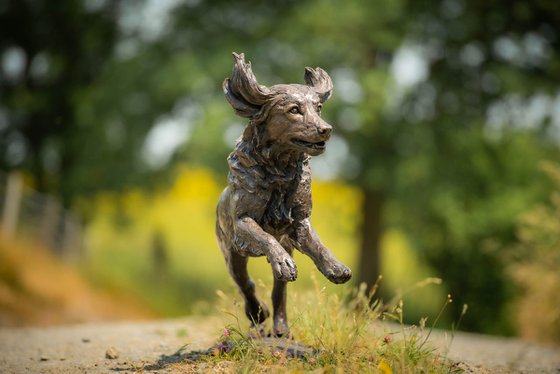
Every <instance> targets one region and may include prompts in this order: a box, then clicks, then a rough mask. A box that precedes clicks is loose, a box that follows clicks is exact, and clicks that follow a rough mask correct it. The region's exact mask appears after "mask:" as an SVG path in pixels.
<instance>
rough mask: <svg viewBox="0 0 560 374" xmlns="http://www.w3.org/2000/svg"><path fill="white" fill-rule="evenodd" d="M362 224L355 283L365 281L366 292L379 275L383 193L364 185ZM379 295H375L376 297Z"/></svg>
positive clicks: (369, 290) (371, 287)
mask: <svg viewBox="0 0 560 374" xmlns="http://www.w3.org/2000/svg"><path fill="white" fill-rule="evenodd" d="M362 192H363V194H364V199H363V203H362V215H363V218H362V219H363V220H362V226H361V228H360V238H361V245H360V253H359V255H358V274H357V277H356V281H357V284H358V285H360V284H362V283H365V284H366V285H367V291H368V293H369V292H371V291H372V290H373V287H374V285H375V284H376V281H377V278H378V277H379V275H380V252H381V251H380V247H381V234H382V214H383V202H384V199H383V193H382V192H381V191H379V190H376V189H372V188H369V187H366V188H364V189H363V190H362ZM377 297H379V295H376V298H377Z"/></svg>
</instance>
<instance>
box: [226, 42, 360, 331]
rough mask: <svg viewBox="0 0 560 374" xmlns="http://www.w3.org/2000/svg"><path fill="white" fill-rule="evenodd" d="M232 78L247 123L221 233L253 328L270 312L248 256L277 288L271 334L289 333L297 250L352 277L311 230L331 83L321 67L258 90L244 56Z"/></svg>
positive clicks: (334, 277)
mask: <svg viewBox="0 0 560 374" xmlns="http://www.w3.org/2000/svg"><path fill="white" fill-rule="evenodd" d="M233 57H234V66H233V72H232V75H231V78H227V79H226V80H225V81H224V84H223V89H224V93H225V96H226V99H227V101H228V102H229V103H230V104H231V106H232V107H233V109H234V110H235V112H236V113H237V114H238V115H239V116H241V117H245V118H248V119H249V124H248V125H247V127H246V128H245V130H244V132H243V135H242V136H241V137H240V138H239V140H238V141H237V144H236V145H235V149H234V150H233V152H232V153H231V154H230V155H229V158H228V164H229V178H228V181H229V182H228V186H227V187H226V189H225V190H224V192H223V193H222V195H221V197H220V201H219V203H218V208H217V223H216V235H217V237H218V243H219V246H220V249H221V250H222V252H223V254H224V257H225V260H226V263H227V266H228V269H229V272H230V274H231V276H232V277H233V279H234V280H235V282H236V283H237V285H238V286H239V289H240V290H241V293H242V294H243V297H244V298H245V313H246V314H247V317H248V318H249V319H251V321H252V322H253V323H254V324H260V323H262V322H263V321H264V320H265V319H266V318H267V317H268V316H269V311H268V308H267V307H266V305H265V304H264V303H262V302H261V301H259V299H258V298H257V296H256V295H255V285H254V283H253V281H252V280H251V278H250V277H249V274H248V272H247V262H248V259H249V257H257V256H266V258H267V260H268V262H269V263H270V264H271V266H272V273H273V275H274V286H273V290H272V306H273V312H274V323H273V329H272V335H274V336H283V335H286V334H288V332H289V328H288V323H287V316H286V284H287V282H291V281H294V280H295V279H296V277H297V267H296V264H295V262H294V259H293V258H292V252H293V249H294V248H296V249H297V250H299V251H300V252H302V253H304V254H306V255H307V256H309V257H310V258H311V259H312V260H313V262H314V263H315V265H316V266H317V268H318V269H319V271H321V273H323V274H324V275H325V277H327V278H328V279H329V280H330V281H331V282H333V283H344V282H347V281H348V280H349V279H350V278H351V277H352V272H351V271H350V269H349V268H348V267H346V266H345V265H344V264H342V263H341V262H340V261H338V260H337V259H336V258H335V256H334V255H333V254H332V252H331V251H330V250H329V249H328V248H327V247H326V246H325V245H324V244H323V243H322V242H321V240H320V239H319V237H318V236H317V233H316V232H315V230H314V229H313V227H312V226H311V222H310V215H311V170H310V167H309V159H310V156H317V155H320V154H321V153H323V152H324V151H325V146H326V142H327V141H328V140H329V138H330V135H331V131H332V127H331V126H330V125H329V124H328V123H327V122H325V121H324V120H323V119H321V107H322V105H323V103H324V102H325V101H327V99H328V98H329V97H330V95H331V92H332V89H333V84H332V81H331V78H330V77H329V75H328V74H327V73H326V72H325V71H324V70H323V69H321V68H315V69H312V68H306V69H305V82H306V83H307V84H306V85H301V84H278V85H274V86H272V87H266V86H261V85H260V84H259V83H258V82H257V80H256V78H255V76H254V74H253V72H252V70H251V64H250V62H245V57H244V55H243V54H236V53H234V54H233Z"/></svg>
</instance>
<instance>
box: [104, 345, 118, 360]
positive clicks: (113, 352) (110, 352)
mask: <svg viewBox="0 0 560 374" xmlns="http://www.w3.org/2000/svg"><path fill="white" fill-rule="evenodd" d="M105 358H108V359H109V360H114V359H116V358H119V351H117V349H116V348H115V347H110V348H109V349H107V352H105Z"/></svg>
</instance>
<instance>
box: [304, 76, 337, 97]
mask: <svg viewBox="0 0 560 374" xmlns="http://www.w3.org/2000/svg"><path fill="white" fill-rule="evenodd" d="M304 79H305V83H307V85H308V86H310V87H312V88H313V89H314V90H315V92H316V93H317V95H319V98H320V99H321V102H322V103H324V102H325V101H327V100H328V99H329V97H331V94H332V90H333V83H332V80H331V77H329V75H328V74H327V72H326V71H324V70H323V69H321V68H315V69H313V68H305V76H304Z"/></svg>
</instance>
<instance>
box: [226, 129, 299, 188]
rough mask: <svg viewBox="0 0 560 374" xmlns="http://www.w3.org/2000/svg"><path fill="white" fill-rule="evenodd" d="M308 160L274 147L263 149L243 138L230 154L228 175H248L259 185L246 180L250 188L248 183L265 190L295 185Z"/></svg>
mask: <svg viewBox="0 0 560 374" xmlns="http://www.w3.org/2000/svg"><path fill="white" fill-rule="evenodd" d="M308 160H309V156H308V155H307V154H305V153H303V152H295V151H289V150H286V149H285V148H283V147H279V146H277V147H275V146H274V145H271V146H263V145H262V144H256V143H255V142H252V141H251V142H247V141H245V140H244V139H243V138H242V139H240V140H239V141H238V143H237V144H236V146H235V149H234V150H233V152H232V153H231V154H230V156H229V158H228V163H229V167H230V173H234V174H235V173H243V174H251V176H250V177H252V178H256V179H258V182H257V181H256V180H255V181H248V180H246V182H249V183H248V184H250V185H252V184H253V183H251V182H257V183H259V184H261V185H264V186H267V187H272V186H274V185H276V186H278V187H279V186H280V185H286V184H291V183H290V182H297V181H298V180H299V178H300V176H301V173H302V170H303V165H304V163H306V162H307V161H308ZM247 177H249V175H247ZM243 179H245V178H243ZM238 182H239V181H238ZM239 187H243V186H239Z"/></svg>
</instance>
